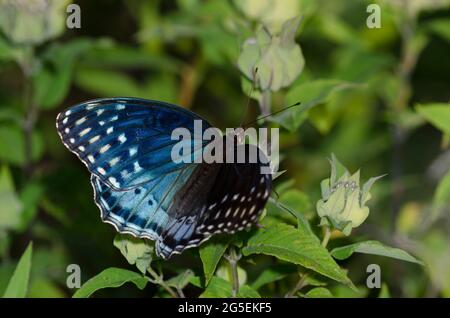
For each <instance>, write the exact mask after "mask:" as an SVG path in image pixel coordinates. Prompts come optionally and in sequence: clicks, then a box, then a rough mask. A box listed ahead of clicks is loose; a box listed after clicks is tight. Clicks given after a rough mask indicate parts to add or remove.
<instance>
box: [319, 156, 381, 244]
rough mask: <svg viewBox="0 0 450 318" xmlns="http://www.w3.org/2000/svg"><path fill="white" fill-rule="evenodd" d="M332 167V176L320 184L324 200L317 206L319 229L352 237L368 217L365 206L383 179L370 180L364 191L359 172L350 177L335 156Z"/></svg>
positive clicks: (364, 186) (367, 209)
mask: <svg viewBox="0 0 450 318" xmlns="http://www.w3.org/2000/svg"><path fill="white" fill-rule="evenodd" d="M330 163H331V176H330V178H327V179H325V180H323V181H322V182H321V184H320V185H321V189H322V199H321V200H319V201H318V202H317V206H316V208H317V213H318V214H319V216H320V218H321V220H320V225H324V226H332V227H334V228H336V229H338V230H340V231H342V232H343V233H344V234H345V235H349V234H350V233H351V230H352V229H353V228H355V227H358V226H360V225H361V224H362V223H363V222H364V221H365V220H366V219H367V217H368V216H369V207H367V206H366V202H367V201H368V200H369V199H370V193H369V191H370V188H371V187H372V185H373V184H374V182H375V181H376V180H378V179H379V178H381V177H382V176H379V177H375V178H370V179H369V181H367V182H366V183H365V184H364V185H363V187H362V188H361V187H360V183H359V177H360V175H359V170H358V171H357V172H356V173H355V174H353V175H350V173H349V172H348V170H347V169H346V168H345V167H344V166H342V164H341V163H340V162H339V161H338V160H337V159H336V157H335V156H334V155H332V159H331V162H330Z"/></svg>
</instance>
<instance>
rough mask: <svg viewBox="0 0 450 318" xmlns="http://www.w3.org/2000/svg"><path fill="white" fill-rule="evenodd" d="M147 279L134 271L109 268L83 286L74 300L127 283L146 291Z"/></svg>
mask: <svg viewBox="0 0 450 318" xmlns="http://www.w3.org/2000/svg"><path fill="white" fill-rule="evenodd" d="M147 282H148V280H147V278H146V277H144V276H142V275H140V274H138V273H136V272H133V271H129V270H126V269H122V268H115V267H111V268H107V269H105V270H104V271H103V272H101V273H100V274H98V275H96V276H94V277H92V278H91V279H89V280H88V281H87V282H86V283H84V284H83V286H81V288H80V289H78V290H77V291H76V293H75V294H74V295H73V297H74V298H86V297H89V296H91V295H92V294H93V293H95V292H96V291H97V290H100V289H103V288H115V287H120V286H122V285H123V284H125V283H133V284H135V285H136V287H137V288H139V289H144V287H145V285H147Z"/></svg>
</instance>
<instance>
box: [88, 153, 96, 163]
mask: <svg viewBox="0 0 450 318" xmlns="http://www.w3.org/2000/svg"><path fill="white" fill-rule="evenodd" d="M87 158H88V160H89V161H90V162H91V163H94V162H95V159H94V156H93V155H89V156H87Z"/></svg>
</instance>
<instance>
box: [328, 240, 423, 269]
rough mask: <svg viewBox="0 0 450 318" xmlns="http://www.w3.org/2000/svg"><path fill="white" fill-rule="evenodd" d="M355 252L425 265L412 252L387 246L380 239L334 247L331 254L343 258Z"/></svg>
mask: <svg viewBox="0 0 450 318" xmlns="http://www.w3.org/2000/svg"><path fill="white" fill-rule="evenodd" d="M353 253H363V254H372V255H381V256H386V257H390V258H395V259H399V260H402V261H406V262H411V263H417V264H420V265H423V263H422V262H421V261H419V260H418V259H417V258H415V257H414V256H412V255H411V254H409V253H407V252H405V251H403V250H401V249H399V248H393V247H390V246H386V245H384V244H382V243H380V242H378V241H363V242H358V243H354V244H350V245H346V246H341V247H337V248H335V249H333V250H332V251H331V255H333V257H334V258H336V259H339V260H343V259H346V258H349V257H350V256H352V254H353Z"/></svg>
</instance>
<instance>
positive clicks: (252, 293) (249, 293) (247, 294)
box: [237, 285, 261, 298]
mask: <svg viewBox="0 0 450 318" xmlns="http://www.w3.org/2000/svg"><path fill="white" fill-rule="evenodd" d="M237 296H238V298H261V295H260V294H259V293H258V292H257V291H256V290H254V289H253V288H252V287H250V286H248V285H243V286H241V287H240V288H239V292H238V294H237Z"/></svg>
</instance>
